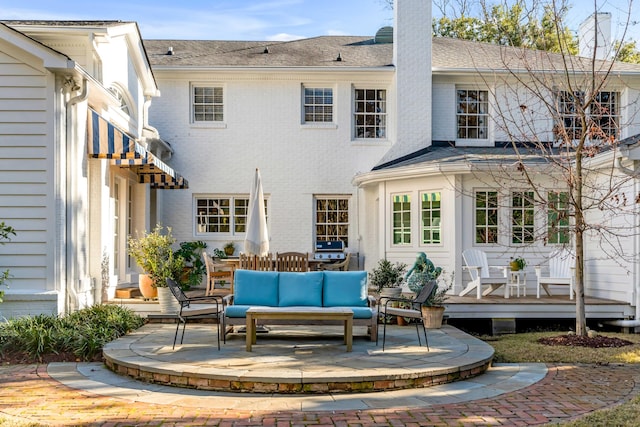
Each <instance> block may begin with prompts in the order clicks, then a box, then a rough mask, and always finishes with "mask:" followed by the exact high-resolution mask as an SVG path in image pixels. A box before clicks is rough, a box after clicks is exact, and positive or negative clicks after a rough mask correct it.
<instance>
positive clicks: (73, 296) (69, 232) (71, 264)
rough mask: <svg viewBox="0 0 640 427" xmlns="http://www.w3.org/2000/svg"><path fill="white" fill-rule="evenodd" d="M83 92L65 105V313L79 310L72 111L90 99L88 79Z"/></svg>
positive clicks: (85, 81)
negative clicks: (74, 107)
mask: <svg viewBox="0 0 640 427" xmlns="http://www.w3.org/2000/svg"><path fill="white" fill-rule="evenodd" d="M71 82H72V83H73V84H75V82H74V80H73V79H72V80H71ZM78 89H79V88H76V87H73V86H72V87H70V88H69V93H71V92H72V91H74V90H78ZM81 89H82V92H81V93H80V94H79V95H77V96H74V97H72V98H70V99H69V100H68V101H67V102H66V104H65V115H66V127H65V129H66V145H67V146H66V150H65V157H66V158H65V162H66V168H65V169H66V177H65V179H66V189H65V216H66V219H65V229H66V230H65V239H66V241H67V242H66V245H65V268H66V270H67V274H66V276H67V298H66V306H65V312H66V313H70V312H72V311H75V309H76V308H77V305H78V292H77V291H76V285H77V284H76V281H77V277H76V276H77V270H78V268H77V267H78V266H77V261H76V260H77V257H76V256H75V254H74V253H73V249H72V248H73V243H74V242H75V239H74V237H75V234H76V233H75V229H74V227H73V222H72V218H73V211H72V209H73V203H71V201H72V200H73V196H74V190H75V187H74V186H73V185H72V184H73V183H74V179H73V176H72V174H73V170H74V168H72V165H73V164H74V161H75V160H76V156H75V153H74V150H73V149H72V148H73V147H74V141H75V139H76V138H75V136H76V132H75V129H76V126H75V123H74V122H73V111H72V107H73V106H75V105H76V104H78V103H80V102H83V101H85V100H86V99H87V98H88V95H89V89H88V85H87V79H86V78H83V79H82V88H81Z"/></svg>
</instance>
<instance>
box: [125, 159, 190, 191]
mask: <svg viewBox="0 0 640 427" xmlns="http://www.w3.org/2000/svg"><path fill="white" fill-rule="evenodd" d="M112 162H113V164H115V165H118V166H122V167H129V168H131V169H132V170H133V171H134V172H135V173H136V174H138V177H139V178H140V180H139V181H138V182H140V183H141V184H150V185H151V188H156V189H159V190H174V189H185V188H189V182H188V181H187V180H186V179H184V177H183V176H182V175H180V174H179V173H177V172H176V171H174V170H173V169H172V168H171V167H169V166H167V164H166V163H164V162H163V161H162V160H160V159H159V158H158V157H157V156H155V155H154V154H151V153H149V152H148V151H147V153H146V155H145V157H144V158H141V159H114V160H112Z"/></svg>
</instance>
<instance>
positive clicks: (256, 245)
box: [244, 168, 269, 256]
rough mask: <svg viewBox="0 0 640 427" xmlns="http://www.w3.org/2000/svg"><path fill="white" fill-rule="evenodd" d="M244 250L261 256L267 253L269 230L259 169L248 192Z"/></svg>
mask: <svg viewBox="0 0 640 427" xmlns="http://www.w3.org/2000/svg"><path fill="white" fill-rule="evenodd" d="M244 251H245V252H246V253H247V254H252V255H258V256H263V255H267V254H268V253H269V232H268V230H267V217H266V215H265V212H264V194H263V193H262V180H261V178H260V170H258V168H256V174H255V176H254V178H253V184H252V185H251V193H250V194H249V207H248V219H247V230H246V236H245V238H244Z"/></svg>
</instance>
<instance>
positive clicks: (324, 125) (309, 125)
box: [300, 82, 338, 129]
mask: <svg viewBox="0 0 640 427" xmlns="http://www.w3.org/2000/svg"><path fill="white" fill-rule="evenodd" d="M305 89H331V91H332V98H333V104H331V106H332V107H333V113H332V114H331V121H330V122H306V121H305V119H304V116H305V113H304V106H305V96H304V90H305ZM337 92H338V91H337V88H336V86H335V85H328V84H325V83H314V82H310V83H302V84H301V85H300V127H301V128H302V129H337V128H338V122H337V116H338V115H337V114H336V113H337V105H338V102H337Z"/></svg>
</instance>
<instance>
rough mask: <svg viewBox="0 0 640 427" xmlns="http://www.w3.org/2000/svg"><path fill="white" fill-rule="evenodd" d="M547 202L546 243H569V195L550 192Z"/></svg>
mask: <svg viewBox="0 0 640 427" xmlns="http://www.w3.org/2000/svg"><path fill="white" fill-rule="evenodd" d="M547 201H548V207H547V240H548V243H552V244H553V243H555V244H561V243H569V193H568V192H566V191H561V192H555V191H552V192H550V193H549V194H548V196H547Z"/></svg>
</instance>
